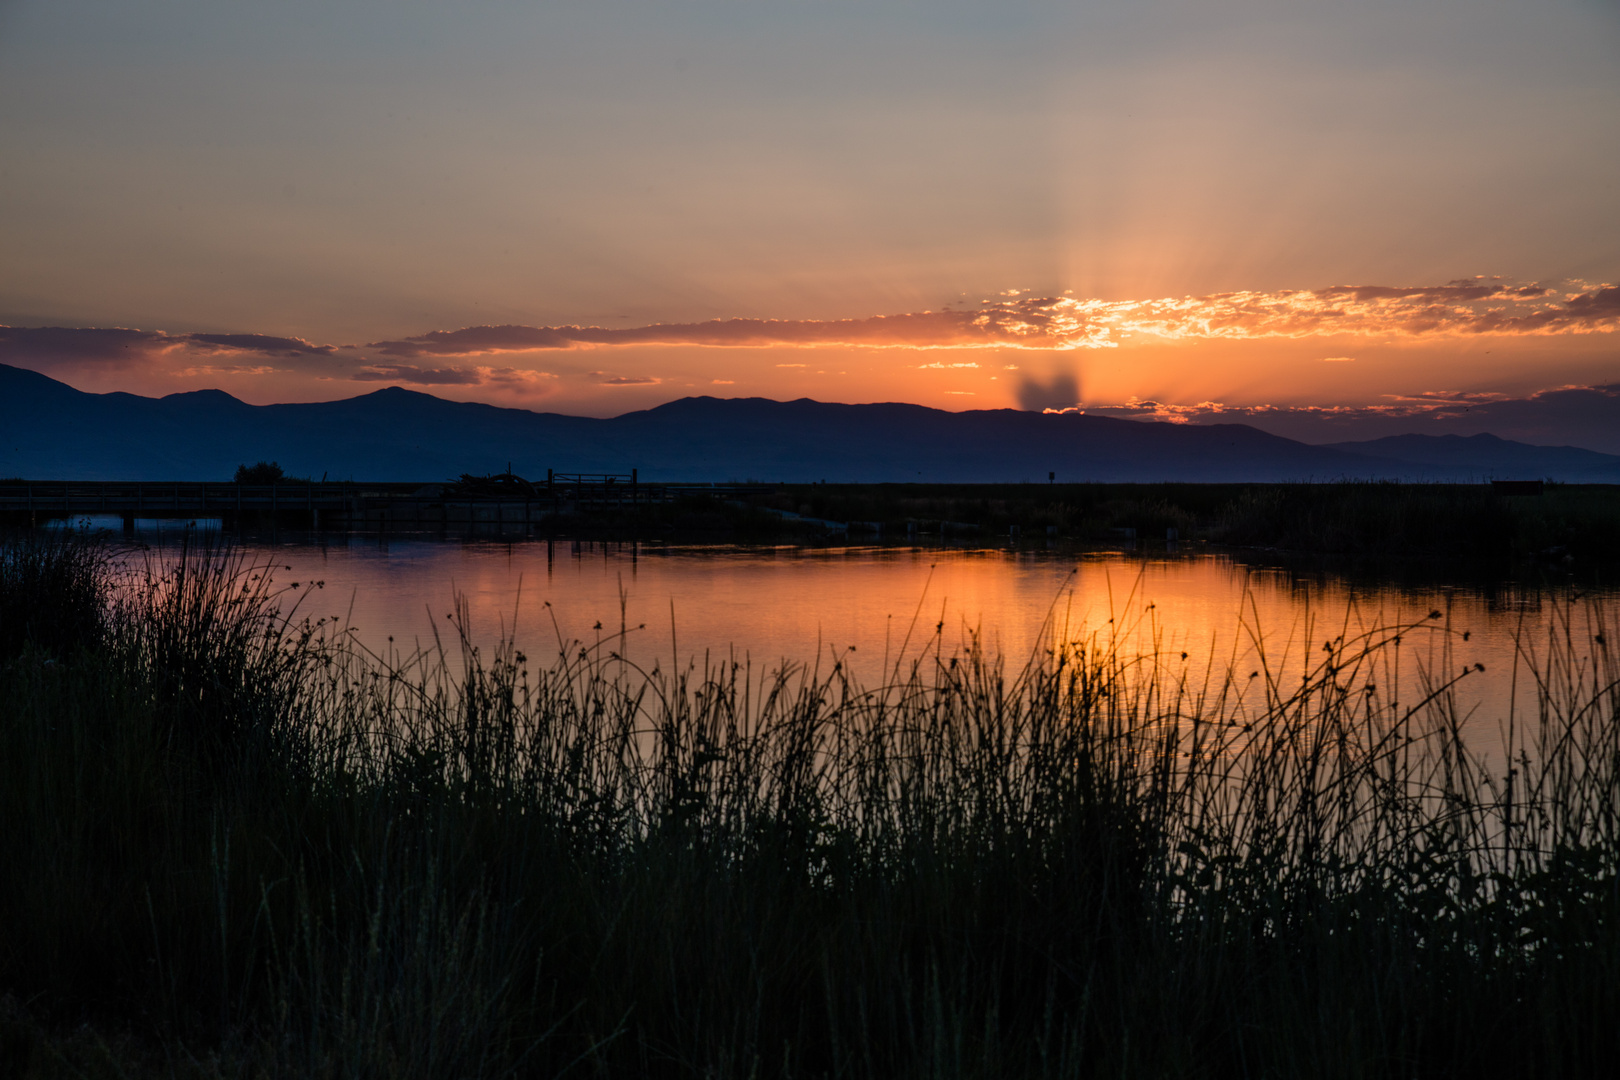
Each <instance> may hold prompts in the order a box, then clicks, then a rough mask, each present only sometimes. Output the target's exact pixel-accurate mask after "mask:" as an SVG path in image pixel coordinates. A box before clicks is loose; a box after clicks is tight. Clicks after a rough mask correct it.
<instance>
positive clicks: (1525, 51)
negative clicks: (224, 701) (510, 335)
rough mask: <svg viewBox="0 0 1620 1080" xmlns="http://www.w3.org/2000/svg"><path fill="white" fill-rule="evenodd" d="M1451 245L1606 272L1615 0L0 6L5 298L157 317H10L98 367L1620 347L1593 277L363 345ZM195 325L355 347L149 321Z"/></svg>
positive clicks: (1443, 386)
mask: <svg viewBox="0 0 1620 1080" xmlns="http://www.w3.org/2000/svg"><path fill="white" fill-rule="evenodd" d="M1478 275H1484V276H1485V277H1486V278H1488V279H1492V280H1494V279H1495V278H1498V277H1500V278H1502V279H1504V280H1506V281H1508V282H1511V283H1516V284H1521V285H1522V284H1527V283H1539V284H1540V285H1542V286H1544V287H1548V288H1550V289H1552V291H1551V292H1548V293H1546V294H1544V298H1543V299H1542V300H1541V301H1540V302H1539V303H1540V304H1541V307H1540V308H1538V309H1537V310H1540V311H1543V312H1547V311H1551V312H1553V313H1555V314H1556V312H1557V311H1559V310H1562V309H1561V308H1559V307H1558V305H1559V304H1561V303H1565V302H1567V300H1568V298H1569V297H1572V296H1576V297H1578V296H1591V297H1594V298H1596V299H1595V300H1594V301H1593V302H1594V303H1599V304H1600V306H1601V304H1603V303H1607V301H1606V300H1604V299H1603V297H1604V296H1605V295H1606V294H1603V293H1602V290H1601V286H1603V285H1606V284H1607V285H1613V284H1614V283H1615V282H1616V281H1617V279H1620V5H1617V3H1616V2H1615V0H1539V2H1534V3H1532V2H1528V0H1498V2H1491V0H1471V2H1464V0H1439V2H1428V3H1424V2H1412V0H1406V2H1402V3H1385V2H1376V0H1375V2H1359V3H1354V4H1346V3H1342V2H1341V3H1326V2H1322V3H1313V2H1283V0H1239V2H1233V0H1203V2H1197V3H1191V2H1179V0H1141V2H1131V3H1055V2H1018V0H1012V2H999V3H994V4H991V3H965V2H951V0H945V2H941V0H932V2H927V3H907V2H865V3H858V2H853V0H850V2H844V0H817V2H806V3H780V2H773V0H723V2H698V3H688V2H680V0H661V2H657V3H650V2H626V0H589V2H581V3H573V2H565V3H533V2H480V0H464V2H459V3H455V4H447V3H446V4H426V3H408V2H400V0H389V2H369V0H323V2H320V3H305V2H301V0H282V2H275V3H265V2H262V0H261V2H256V3H247V2H239V0H208V2H187V0H142V2H139V3H127V2H116V0H50V2H34V0H9V2H8V0H0V323H6V324H9V325H10V326H12V327H27V328H37V327H44V326H62V327H76V328H103V329H105V328H111V327H125V328H141V329H143V330H145V331H150V332H162V334H164V335H166V336H165V337H164V338H163V339H162V344H161V347H153V348H146V349H145V350H144V351H142V350H139V349H136V350H127V351H130V352H132V353H138V354H139V356H138V358H125V359H124V360H123V361H122V362H115V361H116V360H117V358H116V357H115V358H113V359H109V358H108V357H106V356H101V355H100V354H97V353H96V350H95V349H93V348H81V349H77V351H75V348H73V347H70V346H68V345H63V344H60V343H58V344H57V345H55V346H50V347H46V346H45V345H42V344H41V342H42V341H44V339H40V338H32V339H30V338H27V337H26V336H25V335H24V336H18V335H13V336H12V338H11V339H10V344H9V345H3V346H0V360H3V361H5V362H8V363H17V364H22V365H24V366H31V367H36V368H39V369H40V370H46V371H49V372H52V373H56V374H59V375H61V376H62V377H65V378H70V381H74V382H75V383H76V384H77V385H85V386H87V387H90V388H97V389H106V388H112V387H114V386H118V387H121V388H127V389H137V390H142V389H144V390H148V391H153V392H156V391H159V390H169V389H181V388H194V387H196V386H200V385H221V386H224V387H225V388H226V389H229V390H231V391H232V392H234V393H238V394H240V395H241V396H244V397H248V398H250V399H254V400H276V399H282V400H285V399H290V398H320V397H337V396H345V395H347V394H349V393H353V392H356V391H357V390H360V389H367V388H370V386H374V385H376V384H377V381H378V380H379V379H386V378H388V377H389V376H392V377H393V378H394V379H395V380H397V381H402V382H403V383H405V384H407V385H419V386H429V387H432V386H439V387H441V388H442V391H443V392H447V393H452V394H455V395H456V396H463V397H482V398H486V399H489V400H512V401H523V402H527V403H531V404H532V403H536V402H541V401H544V402H548V403H549V404H548V406H547V407H555V408H577V409H579V410H582V411H595V412H613V411H619V410H620V409H622V408H624V407H630V406H632V405H639V404H645V403H647V402H649V401H654V400H663V399H667V398H670V397H677V396H680V395H681V394H684V393H692V392H699V391H700V390H701V391H703V392H725V393H761V394H769V395H771V396H787V395H796V394H799V393H807V394H810V395H812V396H817V397H823V398H828V399H833V400H874V399H879V398H902V399H906V400H918V401H925V402H928V403H931V404H946V405H949V406H950V407H969V406H991V405H995V406H999V405H1004V404H1009V403H1011V402H1012V400H1013V399H1014V396H1015V392H1014V382H1015V381H1016V379H1017V378H1019V377H1018V376H1014V375H1008V374H996V375H995V377H994V378H993V379H992V375H993V374H994V373H996V372H1003V373H1004V372H1006V371H1007V370H1008V368H1009V366H1011V367H1013V368H1015V369H1016V370H1018V371H1022V372H1028V371H1030V370H1039V371H1041V372H1043V373H1047V372H1050V373H1060V372H1064V371H1069V370H1072V369H1073V368H1075V367H1078V368H1079V369H1080V371H1081V374H1082V376H1083V380H1084V383H1083V385H1084V388H1085V396H1086V397H1087V398H1088V399H1089V398H1092V397H1094V396H1095V397H1099V399H1108V400H1125V399H1126V398H1128V397H1130V396H1132V395H1136V396H1139V397H1154V398H1160V399H1175V400H1185V401H1187V402H1189V403H1190V402H1194V401H1199V400H1204V399H1206V398H1220V399H1223V400H1225V399H1231V400H1240V399H1241V400H1242V401H1244V402H1246V403H1255V402H1264V401H1269V400H1289V401H1306V400H1318V399H1320V400H1324V401H1325V400H1333V401H1370V400H1374V399H1376V398H1377V397H1378V396H1379V395H1381V394H1385V393H1418V392H1430V391H1439V390H1452V389H1455V390H1469V391H1475V392H1479V391H1494V390H1500V391H1502V392H1512V393H1518V392H1523V391H1527V390H1531V389H1536V388H1538V387H1543V386H1553V385H1561V384H1564V383H1571V382H1593V381H1599V380H1603V379H1605V378H1607V379H1608V380H1609V381H1617V380H1620V350H1617V348H1616V341H1617V337H1616V335H1615V333H1614V330H1615V324H1616V320H1617V319H1620V307H1617V308H1616V311H1615V313H1614V315H1615V317H1614V318H1611V317H1609V316H1607V315H1604V314H1603V313H1602V312H1601V311H1600V312H1597V313H1596V314H1593V312H1592V311H1588V312H1587V314H1586V315H1585V316H1583V317H1582V318H1581V319H1564V320H1562V321H1560V320H1558V319H1553V320H1551V322H1549V323H1547V324H1546V325H1537V326H1531V325H1530V324H1528V323H1526V324H1522V325H1520V324H1515V325H1518V326H1519V329H1515V330H1512V331H1511V332H1508V331H1502V332H1500V333H1497V332H1492V333H1496V336H1491V335H1490V334H1486V335H1485V336H1482V333H1483V332H1482V331H1481V329H1480V327H1479V326H1470V327H1464V328H1462V329H1458V328H1456V327H1449V328H1446V327H1442V328H1441V329H1440V330H1438V331H1431V330H1424V331H1422V332H1421V333H1417V332H1414V331H1412V329H1411V327H1412V325H1415V324H1413V323H1412V322H1411V320H1410V319H1409V318H1406V316H1407V315H1409V314H1410V313H1409V312H1407V313H1404V314H1402V318H1403V319H1405V320H1406V321H1405V322H1402V323H1401V324H1400V325H1399V326H1395V325H1394V324H1391V325H1390V326H1385V325H1383V324H1377V323H1376V320H1374V321H1373V322H1372V323H1366V324H1365V325H1362V324H1358V326H1357V327H1354V328H1350V329H1343V328H1334V327H1328V328H1326V329H1324V328H1323V327H1321V326H1317V327H1316V328H1315V329H1311V330H1308V331H1304V332H1301V333H1293V332H1292V331H1286V330H1284V331H1277V332H1270V331H1268V332H1267V333H1265V334H1262V335H1258V336H1255V335H1248V336H1244V335H1239V336H1238V337H1237V338H1235V339H1234V338H1233V337H1232V336H1231V335H1229V334H1228V335H1225V336H1223V335H1221V334H1220V333H1216V332H1213V331H1210V328H1209V327H1205V328H1204V331H1200V330H1199V329H1198V326H1197V325H1194V323H1196V320H1192V321H1189V320H1188V319H1183V320H1182V322H1181V323H1179V324H1178V329H1177V330H1176V332H1175V333H1169V334H1167V333H1165V332H1163V329H1164V328H1163V326H1160V327H1159V329H1158V330H1153V329H1149V330H1146V331H1141V332H1138V333H1136V334H1135V335H1134V336H1133V335H1132V334H1131V333H1128V332H1127V331H1128V330H1129V327H1125V326H1124V324H1123V323H1118V325H1116V326H1115V334H1114V337H1113V339H1112V340H1111V341H1109V342H1105V343H1102V344H1105V345H1108V346H1109V347H1108V348H1096V347H1094V346H1096V345H1098V344H1099V342H1098V340H1096V339H1089V340H1088V341H1086V342H1084V343H1078V344H1077V341H1076V339H1074V338H1073V337H1072V336H1071V337H1069V338H1062V337H1061V335H1060V336H1059V337H1057V338H1052V339H1051V340H1048V339H1047V338H1045V337H1042V336H1041V333H1044V330H1043V331H1041V333H1036V334H1034V335H1033V336H1028V335H1026V337H1025V338H1023V339H1021V340H1020V341H1019V342H1018V343H1017V348H1016V349H1014V348H1013V346H1012V345H1011V344H1009V343H1008V342H1006V341H998V342H990V343H986V342H983V341H977V340H972V341H963V342H957V343H954V344H952V345H951V346H950V348H951V349H953V350H955V351H953V352H951V353H950V354H949V357H948V358H947V359H946V360H945V361H944V362H943V363H939V357H938V356H935V355H934V354H932V353H924V352H919V351H915V350H910V349H907V348H903V347H897V346H896V344H895V343H894V342H893V341H886V342H885V343H884V345H883V347H882V348H874V347H872V345H871V344H870V343H869V342H865V341H864V340H853V339H851V340H843V338H851V335H837V334H835V335H832V337H833V338H835V339H839V340H828V339H827V335H825V334H821V335H820V336H819V337H817V338H816V344H814V345H813V347H811V348H809V349H806V347H805V345H804V343H803V341H802V340H801V339H802V337H803V335H802V334H799V333H797V332H787V333H782V334H775V333H766V334H763V336H760V337H757V338H751V339H750V340H749V342H748V343H746V344H744V345H730V344H725V345H717V344H715V343H714V341H713V340H712V337H713V335H710V336H708V337H704V336H702V335H698V338H701V340H699V339H698V338H694V337H692V336H691V335H687V336H684V337H683V336H681V335H674V339H673V340H668V341H656V342H653V343H651V344H649V343H648V342H647V341H646V340H645V339H644V338H642V339H636V340H634V341H627V342H615V341H598V342H593V343H584V344H581V343H579V342H573V343H570V344H569V345H567V346H566V347H564V348H556V347H547V348H543V349H527V348H503V349H501V350H495V351H491V350H487V349H485V350H474V351H470V352H463V353H455V352H453V351H451V352H444V351H441V352H439V353H438V354H436V355H437V356H438V359H437V360H436V361H435V362H436V363H437V364H438V366H437V367H434V368H431V369H429V368H426V367H423V366H422V365H421V364H417V365H416V368H412V367H411V366H410V365H408V364H406V363H405V362H404V360H403V359H401V357H400V356H399V355H397V354H398V351H399V350H397V349H396V350H395V351H394V352H395V355H394V356H393V359H392V360H391V361H389V360H387V359H386V358H385V357H382V356H381V354H380V353H379V351H378V350H377V349H374V348H373V349H368V348H367V346H369V345H373V344H375V343H382V342H390V341H395V342H397V341H399V340H402V339H406V338H410V337H413V336H420V335H423V334H428V333H430V332H433V331H451V330H456V329H458V328H462V327H470V326H480V325H486V324H491V325H502V324H515V325H520V326H526V327H541V328H545V327H555V326H595V327H602V328H607V329H626V328H636V327H644V326H647V325H649V324H654V323H682V324H694V323H703V322H705V321H707V320H714V319H730V318H746V319H757V320H795V321H799V322H809V323H822V322H826V321H828V320H866V319H870V318H872V317H874V316H896V315H904V314H908V313H920V312H924V311H933V312H938V311H940V310H941V309H942V308H943V307H944V305H946V304H947V303H951V302H956V303H958V304H965V305H968V306H969V307H973V306H976V305H980V304H981V301H984V300H986V299H993V298H996V297H999V296H1002V295H1003V294H1005V293H1006V292H1007V291H1008V290H1012V289H1027V290H1033V295H1034V296H1035V297H1038V298H1039V297H1060V296H1063V295H1065V293H1067V295H1068V296H1070V297H1071V298H1072V299H1073V300H1075V301H1090V300H1104V301H1111V302H1115V303H1128V304H1134V303H1139V302H1147V301H1162V300H1169V299H1180V300H1186V301H1194V300H1198V299H1200V298H1208V297H1209V296H1210V295H1211V294H1219V293H1243V294H1245V295H1256V296H1263V297H1264V298H1265V300H1264V302H1265V303H1270V304H1275V303H1277V302H1278V299H1277V298H1278V297H1282V296H1286V295H1290V294H1292V293H1293V292H1294V291H1300V290H1305V291H1313V293H1315V292H1318V291H1320V290H1323V289H1325V288H1327V287H1329V286H1334V285H1358V286H1359V285H1376V286H1389V287H1408V288H1411V287H1431V286H1441V285H1444V284H1446V283H1447V282H1453V281H1455V280H1457V279H1473V278H1475V277H1476V276H1478ZM1324 295H1325V294H1324ZM998 302H999V301H998ZM1442 302H1449V301H1442ZM1481 304H1482V305H1483V307H1481V308H1480V310H1483V308H1484V307H1489V306H1490V302H1488V301H1481ZM1317 306H1318V308H1319V307H1320V305H1317ZM1132 310H1134V309H1132ZM1200 310H1201V309H1200ZM1514 310H1515V311H1517V310H1519V309H1518V308H1515V309H1514ZM1593 310H1596V309H1593ZM1605 310H1606V309H1605ZM1127 321H1128V320H1127ZM1116 322H1117V320H1116ZM1198 325H1202V324H1198ZM1216 329H1218V328H1216ZM1341 330H1342V332H1341ZM1205 331H1210V332H1205ZM197 333H202V334H209V335H220V334H233V335H243V334H256V335H269V336H273V337H282V338H287V337H296V338H300V339H304V340H305V341H307V342H309V343H311V344H312V345H314V346H321V347H325V346H354V348H347V349H345V348H335V349H327V350H325V351H315V352H309V353H304V354H297V353H296V351H294V352H293V353H289V352H288V351H287V350H285V349H283V350H281V351H280V352H279V353H278V352H277V351H276V350H274V349H264V348H250V347H248V346H249V345H251V343H250V342H245V340H244V341H239V342H238V343H237V344H236V345H231V346H224V345H219V344H217V343H212V344H211V343H206V342H204V343H202V344H201V345H199V344H198V343H197V342H196V341H191V342H190V343H177V341H178V338H179V336H181V335H186V334H197ZM817 334H820V332H819V331H817ZM812 336H815V335H812ZM1487 337H1489V340H1488V341H1487V340H1486V338H1487ZM853 338H859V334H855V335H853ZM53 340H54V339H53ZM936 344H938V343H937V342H936ZM53 350H54V351H53ZM104 351H105V350H103V352H104ZM801 353H806V354H808V355H800V354H801ZM1487 356H1489V357H1492V358H1493V359H1489V360H1487V359H1486V357H1487ZM1340 357H1348V358H1350V359H1351V360H1353V361H1354V362H1353V363H1332V364H1323V363H1321V361H1323V360H1326V359H1329V358H1334V359H1338V358H1340ZM931 362H933V363H938V366H932V367H925V365H926V364H929V363H931ZM390 364H392V366H389V365H390ZM951 364H956V365H958V366H955V367H951V366H949V365H951ZM968 364H974V365H977V366H976V367H967V366H962V365H968ZM783 365H797V366H783ZM503 372H504V373H505V374H504V375H503V374H502V373H503ZM816 372H819V373H820V374H813V373H816ZM1043 377H1044V376H1043ZM356 379H359V380H360V381H359V382H356V381H354V380H356ZM413 379H420V380H422V381H420V382H414V383H413V382H412V380H413ZM361 383H369V386H367V385H361ZM436 392H440V391H436ZM951 395H954V396H951Z"/></svg>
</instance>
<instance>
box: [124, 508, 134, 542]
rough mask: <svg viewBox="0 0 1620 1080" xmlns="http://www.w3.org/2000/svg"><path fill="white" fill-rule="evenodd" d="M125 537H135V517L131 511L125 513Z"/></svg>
mask: <svg viewBox="0 0 1620 1080" xmlns="http://www.w3.org/2000/svg"><path fill="white" fill-rule="evenodd" d="M124 535H125V536H133V535H135V515H134V513H133V512H131V511H129V510H125V511H124Z"/></svg>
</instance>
